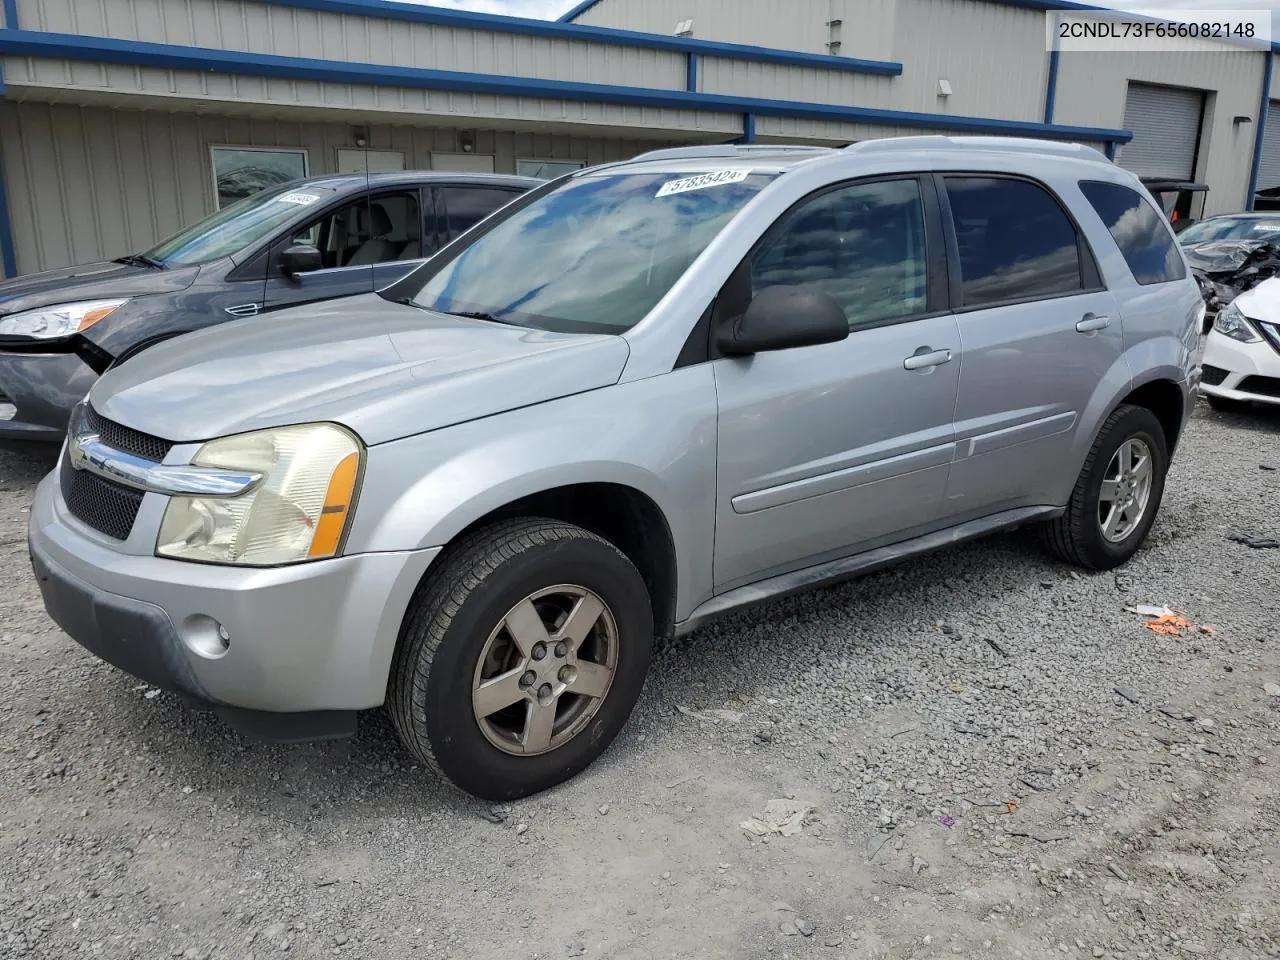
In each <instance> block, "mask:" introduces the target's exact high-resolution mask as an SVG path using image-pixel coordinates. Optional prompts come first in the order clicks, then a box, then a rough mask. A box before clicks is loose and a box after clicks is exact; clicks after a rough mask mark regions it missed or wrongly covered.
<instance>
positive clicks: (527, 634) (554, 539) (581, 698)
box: [387, 518, 653, 800]
mask: <svg viewBox="0 0 1280 960" xmlns="http://www.w3.org/2000/svg"><path fill="white" fill-rule="evenodd" d="M438 562H439V567H438V568H437V569H435V570H434V572H433V574H432V575H431V576H430V577H429V578H428V580H427V582H426V583H425V584H424V586H423V587H421V588H420V589H419V591H418V594H417V595H416V596H415V597H414V600H413V602H412V604H411V605H410V608H409V612H408V614H407V615H406V617H405V623H404V626H403V628H402V630H401V637H400V645H399V648H398V649H397V652H396V658H395V662H394V664H393V666H392V672H391V679H390V685H389V688H388V691H387V705H388V708H389V710H390V714H391V718H392V722H393V723H394V724H395V727H396V731H397V732H398V733H399V735H400V738H401V740H402V741H403V742H404V744H405V746H406V747H407V748H408V749H409V751H410V752H411V753H413V754H414V755H415V756H417V757H418V758H419V759H421V760H422V761H423V762H424V763H426V764H427V765H428V766H430V767H432V768H434V769H435V770H436V771H437V772H439V773H441V774H443V775H444V776H445V777H447V778H448V779H449V780H451V781H453V783H454V784H456V785H457V786H458V787H460V788H461V789H463V790H465V791H467V792H468V793H471V794H474V795H476V796H478V797H482V798H484V799H486V800H513V799H516V798H518V797H523V796H527V795H529V794H531V793H537V792H538V791H540V790H545V789H547V788H548V787H552V786H555V785H556V784H558V783H561V782H562V781H564V780H568V779H569V778H571V777H573V776H574V775H576V774H577V773H579V772H580V771H582V770H583V769H585V768H586V767H587V766H588V765H590V764H591V762H592V761H594V760H595V759H596V757H598V756H599V755H600V754H601V753H603V752H604V750H605V749H606V748H607V747H608V746H609V744H610V743H611V742H612V741H613V738H614V737H615V736H617V734H618V732H619V731H620V730H621V729H622V727H623V726H624V725H625V723H626V721H627V718H628V717H629V716H630V714H631V711H632V709H633V708H634V706H635V703H636V700H637V699H638V698H639V696H640V691H641V689H642V687H643V685H644V677H645V673H646V672H647V670H648V668H649V657H650V654H651V651H652V645H653V613H652V607H651V606H650V602H649V594H648V591H647V590H646V588H645V584H644V580H643V579H642V578H641V576H640V574H639V572H638V571H637V570H636V568H635V566H634V565H633V564H632V563H631V561H630V560H628V559H627V557H626V556H625V555H624V554H623V553H622V552H621V551H620V550H618V549H617V548H616V547H615V546H613V544H611V543H609V542H608V541H606V540H604V539H602V538H600V537H598V536H596V535H595V534H593V533H590V532H589V531H587V530H584V529H582V528H581V527H576V526H573V525H572V524H568V523H562V522H559V521H555V520H544V519H536V518H524V519H518V520H510V521H504V522H502V523H498V524H495V525H493V526H490V527H486V528H483V529H481V530H479V531H477V532H475V533H473V534H470V535H468V536H467V537H466V538H464V539H463V540H461V541H459V542H458V543H457V544H455V545H453V546H451V547H450V548H449V549H448V550H447V551H446V553H445V554H444V555H443V556H442V557H441V558H440V561H438Z"/></svg>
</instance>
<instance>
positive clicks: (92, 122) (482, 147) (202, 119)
mask: <svg viewBox="0 0 1280 960" xmlns="http://www.w3.org/2000/svg"><path fill="white" fill-rule="evenodd" d="M368 130H369V143H368V147H369V149H373V150H399V151H402V152H403V153H404V155H405V166H406V168H408V169H428V168H429V167H430V165H431V153H432V152H433V151H438V152H446V153H456V152H460V150H461V147H460V145H459V144H460V141H459V136H458V134H459V131H458V130H457V129H454V128H446V127H435V128H429V127H416V128H415V127H408V126H392V125H374V126H371V127H369V128H368ZM220 144H225V145H233V146H255V147H266V146H283V147H302V148H304V149H305V150H306V151H307V155H308V165H309V168H310V172H311V173H313V174H320V173H331V172H333V171H334V170H335V169H336V165H337V151H338V148H339V147H351V146H353V144H352V142H351V127H350V125H348V124H346V123H332V122H329V123H325V122H314V121H290V120H286V119H280V118H269V119H254V118H251V117H233V116H211V115H204V116H196V115H193V114H189V113H182V114H170V113H159V112H146V111H140V110H111V109H105V108H100V107H79V106H74V105H69V104H44V103H24V104H17V103H10V102H5V101H0V156H2V157H3V161H4V168H5V172H6V174H7V176H6V180H7V186H8V193H9V201H10V208H11V210H10V212H11V215H12V220H13V228H14V240H15V245H16V247H17V258H18V271H19V273H31V272H33V271H36V270H43V269H49V268H53V267H60V266H66V265H69V264H73V263H88V262H91V261H94V260H99V259H110V258H112V257H117V256H120V255H122V254H125V253H133V252H138V251H140V250H144V249H146V248H147V247H149V246H151V245H152V244H154V243H156V242H157V241H159V240H161V239H163V238H164V237H166V236H169V235H171V234H173V233H175V232H177V231H178V230H179V229H180V228H181V227H183V226H184V225H186V224H189V223H191V222H193V221H195V220H198V219H199V218H200V217H202V216H204V215H205V214H207V213H210V212H212V210H213V209H214V205H215V200H214V193H213V178H212V173H211V168H210V160H209V147H210V146H212V145H220ZM666 145H668V144H667V143H666V142H663V141H646V140H623V139H604V138H595V137H578V136H568V135H559V134H551V133H538V132H533V131H528V132H525V131H511V130H507V131H493V130H479V131H476V132H475V151H474V152H475V153H477V154H492V155H493V156H494V168H495V170H496V171H497V172H498V173H514V172H515V166H516V160H517V159H546V160H551V159H563V160H582V161H585V162H586V163H588V164H595V163H605V162H608V161H611V160H622V159H626V158H627V157H630V156H634V155H635V154H636V153H640V152H642V151H644V150H649V149H654V148H656V147H659V146H666Z"/></svg>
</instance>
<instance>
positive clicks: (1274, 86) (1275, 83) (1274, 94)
mask: <svg viewBox="0 0 1280 960" xmlns="http://www.w3.org/2000/svg"><path fill="white" fill-rule="evenodd" d="M1268 96H1269V97H1270V98H1271V99H1272V100H1280V57H1277V58H1276V64H1275V66H1274V67H1273V68H1272V70H1271V90H1270V92H1269V94H1268Z"/></svg>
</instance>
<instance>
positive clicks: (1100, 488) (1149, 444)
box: [1042, 404, 1169, 570]
mask: <svg viewBox="0 0 1280 960" xmlns="http://www.w3.org/2000/svg"><path fill="white" fill-rule="evenodd" d="M1144 460H1145V467H1144V466H1143V462H1144ZM1168 468H1169V453H1168V446H1167V443H1166V441H1165V436H1164V429H1163V428H1162V427H1161V426H1160V421H1159V420H1157V419H1156V416H1155V414H1153V413H1152V412H1151V411H1150V410H1148V409H1146V408H1145V407H1135V406H1130V405H1128V404H1125V405H1122V406H1120V407H1118V408H1116V410H1115V411H1114V412H1113V413H1112V414H1111V416H1109V417H1107V419H1106V421H1105V422H1104V423H1103V425H1102V429H1101V430H1099V431H1098V437H1097V439H1096V440H1095V441H1094V443H1093V447H1092V449H1090V451H1089V456H1088V457H1086V458H1085V462H1084V468H1083V469H1082V470H1081V471H1080V476H1079V478H1078V479H1077V480H1076V485H1075V489H1073V490H1072V492H1071V499H1070V500H1069V501H1068V503H1067V509H1066V511H1065V512H1064V513H1063V514H1062V516H1060V517H1058V518H1057V519H1055V520H1051V521H1049V522H1048V523H1046V524H1045V525H1044V527H1043V528H1042V535H1043V539H1044V542H1045V545H1046V546H1047V547H1048V548H1049V550H1050V552H1052V553H1053V554H1055V555H1056V556H1057V557H1058V558H1059V559H1061V560H1065V561H1066V562H1067V563H1072V564H1075V565H1076V566H1079V567H1084V568H1085V569H1087V570H1110V569H1111V568H1113V567H1118V566H1120V564H1122V563H1124V562H1125V561H1127V560H1128V559H1129V558H1130V557H1132V556H1133V555H1134V554H1135V553H1137V552H1138V548H1139V547H1141V546H1142V542H1143V541H1144V540H1145V539H1146V537H1147V533H1148V532H1149V531H1150V530H1151V525H1152V523H1154V522H1155V518H1156V513H1157V511H1158V510H1159V508H1160V500H1161V497H1162V496H1163V495H1164V480H1165V473H1166V472H1167V470H1168ZM1104 484H1105V485H1106V486H1105V490H1104Z"/></svg>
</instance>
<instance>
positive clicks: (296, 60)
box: [0, 0, 1133, 143]
mask: <svg viewBox="0 0 1280 960" xmlns="http://www.w3.org/2000/svg"><path fill="white" fill-rule="evenodd" d="M323 2H325V3H330V2H333V3H337V2H339V0H323ZM0 53H9V54H15V55H17V56H22V57H57V58H64V59H69V60H87V61H90V62H103V63H120V64H125V65H127V66H144V67H157V68H159V69H162V70H199V71H210V72H213V73H226V74H242V75H247V76H261V77H279V78H283V79H292V80H320V81H333V82H338V83H358V84H365V85H369V86H378V87H388V86H403V87H412V88H414V89H419V90H442V91H457V92H464V93H485V94H495V95H498V96H517V97H520V96H523V97H547V98H550V99H555V100H584V101H589V102H592V103H618V104H624V105H628V106H640V107H667V108H672V109H679V110H705V111H711V112H717V113H739V114H741V113H754V114H758V115H764V116H774V117H800V118H804V119H812V120H843V121H846V122H850V123H876V124H884V125H888V126H900V127H919V128H921V129H927V130H962V131H965V132H967V133H993V134H1012V135H1015V136H1017V135H1023V136H1040V137H1044V138H1046V139H1051V140H1118V141H1120V142H1122V143H1127V142H1128V141H1130V140H1132V139H1133V134H1132V133H1130V132H1129V131H1128V130H1116V129H1109V128H1102V127H1070V126H1058V125H1051V124H1043V123H1034V122H1032V121H1028V120H1000V119H995V118H987V117H963V116H952V115H949V114H939V113H911V112H909V111H904V110H885V109H881V108H878V107H851V106H845V105H843V104H832V103H805V102H796V101H789V100H764V99H758V98H755V97H737V96H729V95H725V94H712V93H690V92H689V91H687V90H655V89H649V88H644V87H624V86H620V85H615V84H603V83H571V82H568V81H564V80H538V79H534V78H532V77H508V76H499V75H496V74H482V73H460V72H455V71H451V70H432V69H426V68H420V67H397V66H391V65H384V64H376V63H350V62H346V61H337V60H313V59H309V58H306V57H283V56H277V55H275V54H263V53H242V52H239V51H234V50H212V49H209V48H205V47H187V46H181V45H178V44H164V43H150V42H145V41H139V40H117V39H115V38H113V37H88V36H81V35H78V34H65V33H46V32H43V31H38V30H0Z"/></svg>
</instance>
